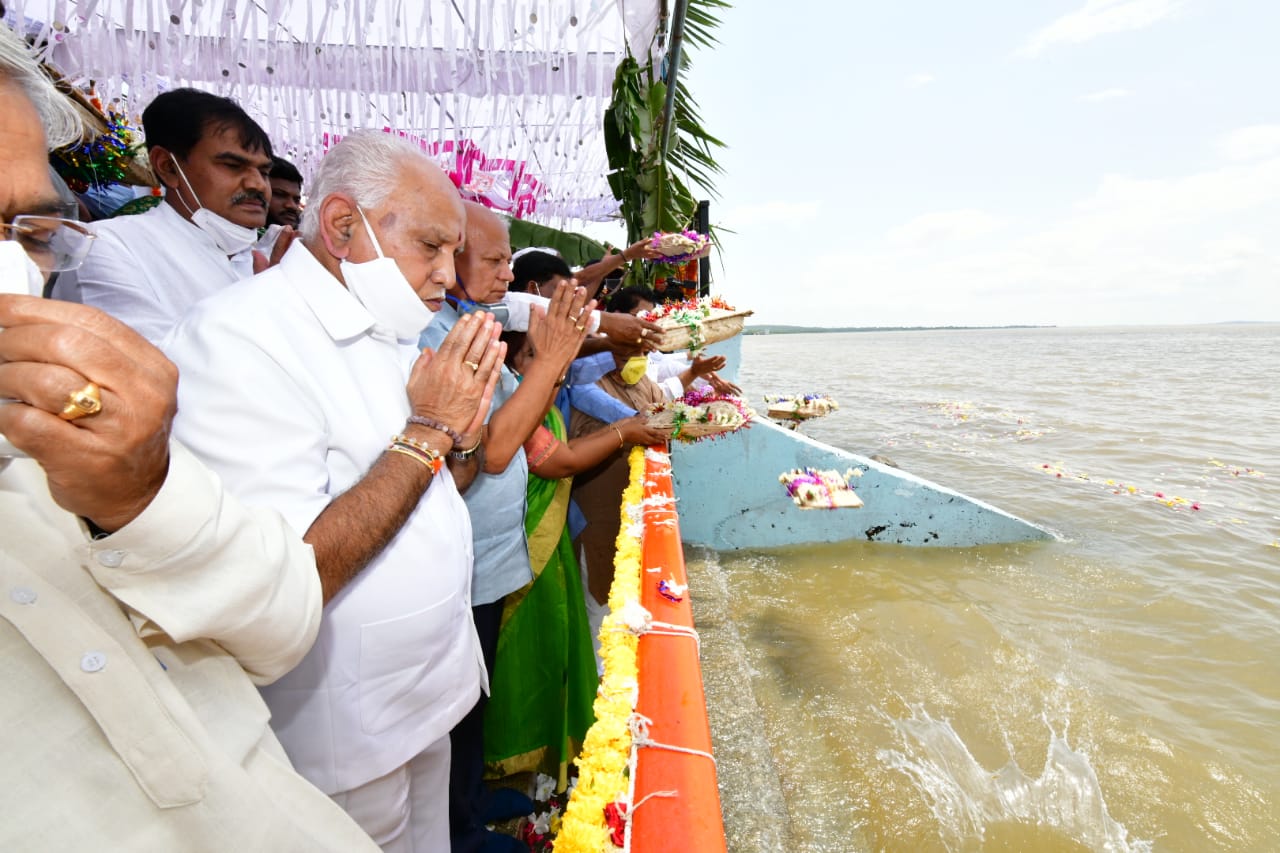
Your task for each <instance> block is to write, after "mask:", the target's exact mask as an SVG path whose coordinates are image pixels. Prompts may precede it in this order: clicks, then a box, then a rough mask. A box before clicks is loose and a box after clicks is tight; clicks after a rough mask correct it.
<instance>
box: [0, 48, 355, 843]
mask: <svg viewBox="0 0 1280 853" xmlns="http://www.w3.org/2000/svg"><path fill="white" fill-rule="evenodd" d="M80 132H81V130H80V127H79V120H78V118H77V117H76V114H75V113H74V112H73V111H72V110H71V109H70V107H69V105H68V102H67V101H66V99H65V98H63V96H62V95H60V94H59V93H58V92H57V90H56V89H54V87H53V85H52V84H51V83H50V82H49V81H48V79H47V78H45V77H44V76H43V75H42V73H41V71H40V69H39V67H38V66H37V65H36V63H35V62H34V61H33V60H32V58H31V56H30V54H29V52H28V51H27V48H26V45H25V44H24V43H23V42H22V41H21V39H19V38H18V37H17V36H15V35H14V34H13V33H12V32H11V31H10V30H8V29H6V28H4V27H0V150H3V151H4V152H5V158H6V159H5V169H4V171H3V177H0V238H3V239H0V436H2V437H0V531H3V534H0V680H2V681H3V684H4V689H3V690H0V721H3V723H4V725H3V727H2V728H0V755H3V756H4V759H3V761H0V791H3V792H4V802H5V813H6V817H5V820H3V821H0V850H134V851H171V850H244V851H257V850H271V851H296V853H310V851H335V853H336V851H370V853H372V851H376V850H377V849H378V848H377V847H376V845H374V844H373V842H372V841H371V840H370V839H369V838H368V837H367V836H366V835H365V834H364V833H363V832H361V830H360V829H359V827H357V826H356V824H355V823H354V822H352V821H351V820H350V819H349V818H348V817H347V816H346V815H345V814H344V813H343V812H342V811H341V810H340V809H339V808H337V807H336V806H335V805H334V804H333V803H332V802H331V801H330V800H329V799H328V798H327V797H325V796H324V795H323V794H321V793H320V792H319V791H317V790H316V789H315V788H313V787H312V786H311V785H310V784H308V783H307V782H306V781H305V780H303V779H302V777H300V776H299V775H298V774H297V773H295V772H294V771H293V769H292V768H291V767H290V766H289V763H288V760H287V758H285V756H284V753H283V751H282V750H281V748H280V745H279V743H278V742H277V741H276V739H275V738H274V736H273V735H272V734H271V731H270V729H269V728H268V727H267V721H268V716H269V715H268V712H267V708H266V706H265V705H264V704H263V702H262V699H261V698H260V696H259V695H258V692H257V690H256V689H255V684H256V683H267V682H270V681H272V680H273V679H275V678H277V677H279V676H280V675H282V674H283V673H285V672H286V671H288V670H289V669H290V668H291V667H293V666H294V665H295V664H296V663H297V662H298V661H299V660H300V659H301V658H302V656H303V655H304V654H305V653H306V652H307V649H308V648H309V647H310V646H311V643H312V641H313V639H314V638H315V636H316V631H317V629H318V627H319V621H320V599H321V590H320V583H319V579H318V577H317V575H316V567H315V561H314V559H313V557H312V553H311V549H310V548H309V547H307V546H306V545H304V544H303V542H302V540H301V539H300V538H299V537H298V536H297V535H296V534H294V533H293V532H292V531H291V530H290V529H289V527H288V525H287V523H286V522H285V520H284V519H283V518H282V517H281V516H280V515H278V514H277V513H274V512H271V511H267V510H250V509H248V508H246V507H245V506H244V505H242V504H240V503H238V502H237V501H236V500H235V499H233V498H232V497H230V496H229V495H227V494H226V493H224V492H223V490H222V486H221V484H220V483H219V481H218V479H217V478H216V477H214V476H213V475H212V474H211V473H210V472H209V471H208V470H207V469H205V468H204V467H202V466H201V465H200V464H199V463H198V462H197V461H196V460H195V458H194V457H193V456H192V455H191V454H190V453H188V452H187V451H185V450H184V449H183V448H182V447H181V446H179V445H178V444H176V443H171V442H170V441H169V428H170V422H171V421H172V419H173V415H174V411H175V408H176V404H175V394H174V391H175V386H176V384H177V378H178V375H177V369H176V368H175V367H174V366H173V365H172V364H171V363H170V362H169V361H168V360H167V359H165V358H164V356H163V355H161V353H160V352H159V350H157V349H155V348H154V347H153V346H151V345H150V344H148V343H147V342H146V341H145V340H143V339H142V338H141V337H140V336H138V335H137V334H136V333H134V332H132V331H131V330H130V329H129V328H128V327H126V326H124V325H123V324H121V323H120V322H118V321H116V320H114V319H112V318H111V317H109V316H107V315H106V314H103V313H102V312H101V311H98V310H97V309H94V308H90V307H86V306H83V305H76V304H72V303H68V302H59V301H54V300H47V299H42V298H40V297H39V296H38V294H39V293H40V290H41V288H42V286H43V284H44V280H45V278H46V276H47V275H48V274H50V273H52V272H57V271H62V270H70V269H74V268H75V266H76V265H77V264H78V263H79V262H80V260H81V259H82V258H83V257H84V254H85V251H86V249H87V247H88V246H89V244H90V239H89V237H88V235H87V234H86V233H85V232H84V231H83V229H81V228H80V227H79V226H78V225H77V224H76V223H74V222H69V221H66V220H60V219H57V218H56V217H54V216H52V215H51V214H52V213H54V212H55V211H56V210H57V209H58V204H59V201H58V197H57V195H56V194H55V193H54V191H53V186H52V184H51V182H50V180H49V175H48V170H47V166H46V162H47V161H46V158H47V143H52V144H55V145H59V144H66V143H68V142H70V141H73V140H74V139H75V138H76V137H77V136H78V135H79V134H80ZM23 456H28V457H30V458H22V457H23Z"/></svg>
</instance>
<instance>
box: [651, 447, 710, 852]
mask: <svg viewBox="0 0 1280 853" xmlns="http://www.w3.org/2000/svg"><path fill="white" fill-rule="evenodd" d="M656 456H657V454H652V453H650V454H646V457H647V458H646V460H645V463H646V464H645V482H644V497H645V501H644V552H643V553H644V557H643V562H642V563H641V567H642V571H641V580H640V589H641V592H640V603H641V604H642V605H643V606H644V608H645V609H646V610H648V611H649V612H650V613H651V614H652V615H653V619H654V621H655V622H657V623H667V624H669V625H675V626H683V627H685V628H686V629H692V628H693V608H692V606H691V604H690V601H689V595H688V591H687V590H684V591H683V595H682V596H681V600H680V601H672V600H671V599H669V598H668V597H666V596H664V595H662V593H661V592H659V588H658V584H659V581H660V580H669V581H674V583H675V584H676V585H678V586H677V587H676V588H677V589H679V588H680V587H684V586H686V585H687V584H688V578H687V576H686V574H685V565H684V550H683V546H682V544H681V542H680V527H679V519H678V516H677V513H676V509H675V501H674V495H673V488H672V482H671V463H670V459H669V457H666V456H665V454H663V456H662V458H655V457H656ZM653 569H657V571H652V570H653ZM638 657H639V673H640V698H639V701H638V703H637V705H636V713H637V714H638V715H640V716H641V717H644V718H647V719H648V720H649V721H651V722H650V723H649V725H648V732H647V739H648V741H651V742H652V743H653V745H649V746H643V745H641V746H639V748H638V752H637V765H636V773H635V777H636V778H635V780H634V795H633V797H632V809H633V814H632V819H631V850H632V851H634V853H658V851H671V850H690V851H698V853H717V851H723V850H725V840H724V823H723V820H722V819H721V816H720V791H719V788H718V787H717V785H716V767H715V763H714V762H713V761H712V760H711V758H709V757H708V756H709V755H710V753H711V729H710V726H709V725H708V723H707V705H706V697H705V695H704V693H703V690H702V669H701V666H700V665H699V663H698V647H697V642H696V640H695V639H694V635H692V634H682V633H679V632H678V631H673V632H671V633H660V632H649V633H645V634H642V635H641V637H640V646H639V653H638ZM642 742H643V741H642ZM667 747H676V749H672V748H667ZM637 806H638V808H637Z"/></svg>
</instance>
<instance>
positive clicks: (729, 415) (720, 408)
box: [649, 400, 750, 440]
mask: <svg viewBox="0 0 1280 853" xmlns="http://www.w3.org/2000/svg"><path fill="white" fill-rule="evenodd" d="M698 408H703V409H705V410H706V413H707V415H709V416H710V419H709V420H707V421H705V422H704V421H701V420H696V419H690V420H686V421H685V422H684V423H683V424H681V426H680V434H679V435H678V436H675V438H679V439H684V440H693V439H696V438H706V437H707V436H709V435H722V434H724V433H726V432H734V431H735V430H739V429H742V428H743V427H744V426H746V425H747V423H748V421H750V417H746V418H744V417H743V416H742V413H741V412H739V411H738V409H737V408H736V407H735V406H734V405H733V404H732V403H726V402H724V401H719V400H717V401H713V402H711V403H707V404H706V405H705V406H703V407H698ZM676 420H677V410H676V408H675V407H674V406H667V407H666V408H664V409H663V410H662V411H660V412H653V413H650V415H649V426H651V427H653V428H654V429H660V430H663V431H665V432H667V433H668V434H670V433H671V432H673V431H674V430H675V428H676Z"/></svg>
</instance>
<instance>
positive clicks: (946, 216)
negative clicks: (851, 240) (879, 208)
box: [889, 208, 1002, 248]
mask: <svg viewBox="0 0 1280 853" xmlns="http://www.w3.org/2000/svg"><path fill="white" fill-rule="evenodd" d="M1001 225H1002V222H1001V221H1000V220H999V219H998V218H997V217H995V216H992V215H991V214H989V213H985V212H983V211H981V210H975V209H972V208H968V209H964V210H941V211H936V212H934V213H926V214H924V215H922V216H917V217H916V218H915V219H912V220H911V221H910V222H907V223H906V224H904V225H900V226H898V227H897V228H894V229H893V230H892V231H890V232H889V242H890V243H891V244H892V245H894V246H900V247H904V248H905V247H910V248H926V247H929V246H935V245H938V244H939V243H948V242H952V241H959V240H969V239H972V238H974V237H981V236H982V235H984V234H989V233H991V232H992V231H995V230H996V229H998V228H999V227H1000V226H1001Z"/></svg>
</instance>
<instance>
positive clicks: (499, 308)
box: [445, 279, 511, 328]
mask: <svg viewBox="0 0 1280 853" xmlns="http://www.w3.org/2000/svg"><path fill="white" fill-rule="evenodd" d="M458 286H459V287H461V288H462V292H463V293H466V292H467V286H466V285H465V284H463V283H462V279H458ZM445 298H446V299H448V300H449V301H450V302H452V303H453V304H454V306H456V307H457V309H458V313H459V314H474V313H476V312H477V311H487V312H489V313H490V314H492V315H493V319H494V320H496V321H497V322H499V323H501V324H502V326H503V328H506V325H507V321H508V320H509V319H511V309H510V308H508V307H507V303H505V302H475V301H473V300H471V299H458V298H457V297H454V296H448V297H445Z"/></svg>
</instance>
